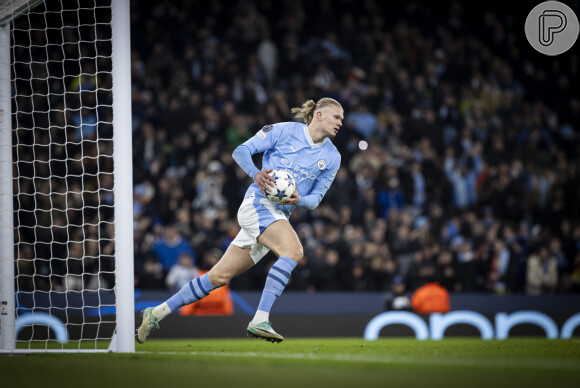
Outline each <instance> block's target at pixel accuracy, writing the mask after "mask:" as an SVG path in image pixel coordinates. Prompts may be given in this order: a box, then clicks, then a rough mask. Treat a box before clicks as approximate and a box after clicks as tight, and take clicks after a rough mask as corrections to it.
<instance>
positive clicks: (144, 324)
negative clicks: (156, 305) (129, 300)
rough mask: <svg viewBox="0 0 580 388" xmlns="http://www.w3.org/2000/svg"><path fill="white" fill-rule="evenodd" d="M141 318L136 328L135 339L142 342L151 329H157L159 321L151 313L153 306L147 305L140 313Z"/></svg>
mask: <svg viewBox="0 0 580 388" xmlns="http://www.w3.org/2000/svg"><path fill="white" fill-rule="evenodd" d="M141 316H142V318H143V320H142V321H141V326H139V330H137V341H138V342H139V343H140V344H142V343H144V342H145V341H146V340H147V337H148V336H149V334H150V333H151V330H153V329H159V321H158V320H157V318H155V316H154V315H153V307H147V308H146V309H145V310H143V312H142V314H141Z"/></svg>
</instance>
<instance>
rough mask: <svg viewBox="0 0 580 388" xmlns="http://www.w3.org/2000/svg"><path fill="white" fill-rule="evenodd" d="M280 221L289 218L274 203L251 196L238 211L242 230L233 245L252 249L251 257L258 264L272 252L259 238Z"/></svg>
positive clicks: (261, 197)
mask: <svg viewBox="0 0 580 388" xmlns="http://www.w3.org/2000/svg"><path fill="white" fill-rule="evenodd" d="M278 220H288V218H286V215H285V214H284V212H282V211H281V210H280V209H278V208H277V207H276V206H274V203H273V202H272V201H269V200H268V199H266V198H264V197H263V196H261V195H256V194H255V193H253V194H251V195H250V196H249V197H248V198H246V199H244V201H243V202H242V204H241V205H240V208H239V210H238V223H239V224H240V228H241V229H240V232H239V233H238V235H237V236H236V238H235V239H234V240H233V241H232V244H234V245H235V246H237V247H240V248H251V250H250V257H251V258H252V260H254V263H257V262H258V261H260V260H261V259H262V257H264V256H265V255H266V253H268V252H269V251H270V249H269V248H268V247H266V246H264V245H262V244H260V243H259V242H258V236H259V235H261V234H262V232H264V230H266V228H267V227H268V226H270V225H271V224H272V223H273V222H275V221H278Z"/></svg>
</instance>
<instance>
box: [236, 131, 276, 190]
mask: <svg viewBox="0 0 580 388" xmlns="http://www.w3.org/2000/svg"><path fill="white" fill-rule="evenodd" d="M279 132H280V128H279V126H278V125H266V126H264V127H263V128H262V129H260V130H259V131H258V132H257V133H256V134H255V135H254V136H253V137H252V138H250V139H249V140H247V141H245V142H244V143H243V144H241V145H239V146H238V147H237V148H236V149H235V150H234V152H233V154H232V157H233V158H234V160H235V161H236V163H238V165H239V166H240V167H241V168H242V170H244V171H245V172H246V174H248V176H249V177H250V178H252V179H253V180H254V182H256V184H257V185H258V187H259V188H260V189H261V190H262V192H263V193H264V195H265V194H266V193H265V192H264V187H265V186H266V185H267V184H269V185H273V184H274V179H273V178H272V177H271V176H270V175H268V174H269V173H270V172H272V170H271V169H266V170H262V171H260V170H259V169H258V167H256V165H255V164H254V161H253V160H252V155H254V154H257V153H260V152H264V151H267V150H269V149H272V148H274V147H275V146H276V144H277V141H278V138H279Z"/></svg>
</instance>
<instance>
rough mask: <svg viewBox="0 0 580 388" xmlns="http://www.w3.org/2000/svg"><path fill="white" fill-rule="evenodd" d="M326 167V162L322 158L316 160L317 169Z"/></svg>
mask: <svg viewBox="0 0 580 388" xmlns="http://www.w3.org/2000/svg"><path fill="white" fill-rule="evenodd" d="M325 168H326V162H325V161H324V159H320V160H319V161H318V169H319V170H324V169H325Z"/></svg>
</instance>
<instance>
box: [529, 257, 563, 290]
mask: <svg viewBox="0 0 580 388" xmlns="http://www.w3.org/2000/svg"><path fill="white" fill-rule="evenodd" d="M526 280H527V283H526V292H527V293H528V294H530V295H540V294H550V293H554V292H555V291H556V287H557V285H558V260H557V259H556V258H555V257H554V256H552V255H551V254H550V251H549V250H548V248H547V247H546V246H541V247H540V249H539V251H538V252H536V253H534V254H532V255H531V256H530V257H529V258H528V269H527V274H526Z"/></svg>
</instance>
